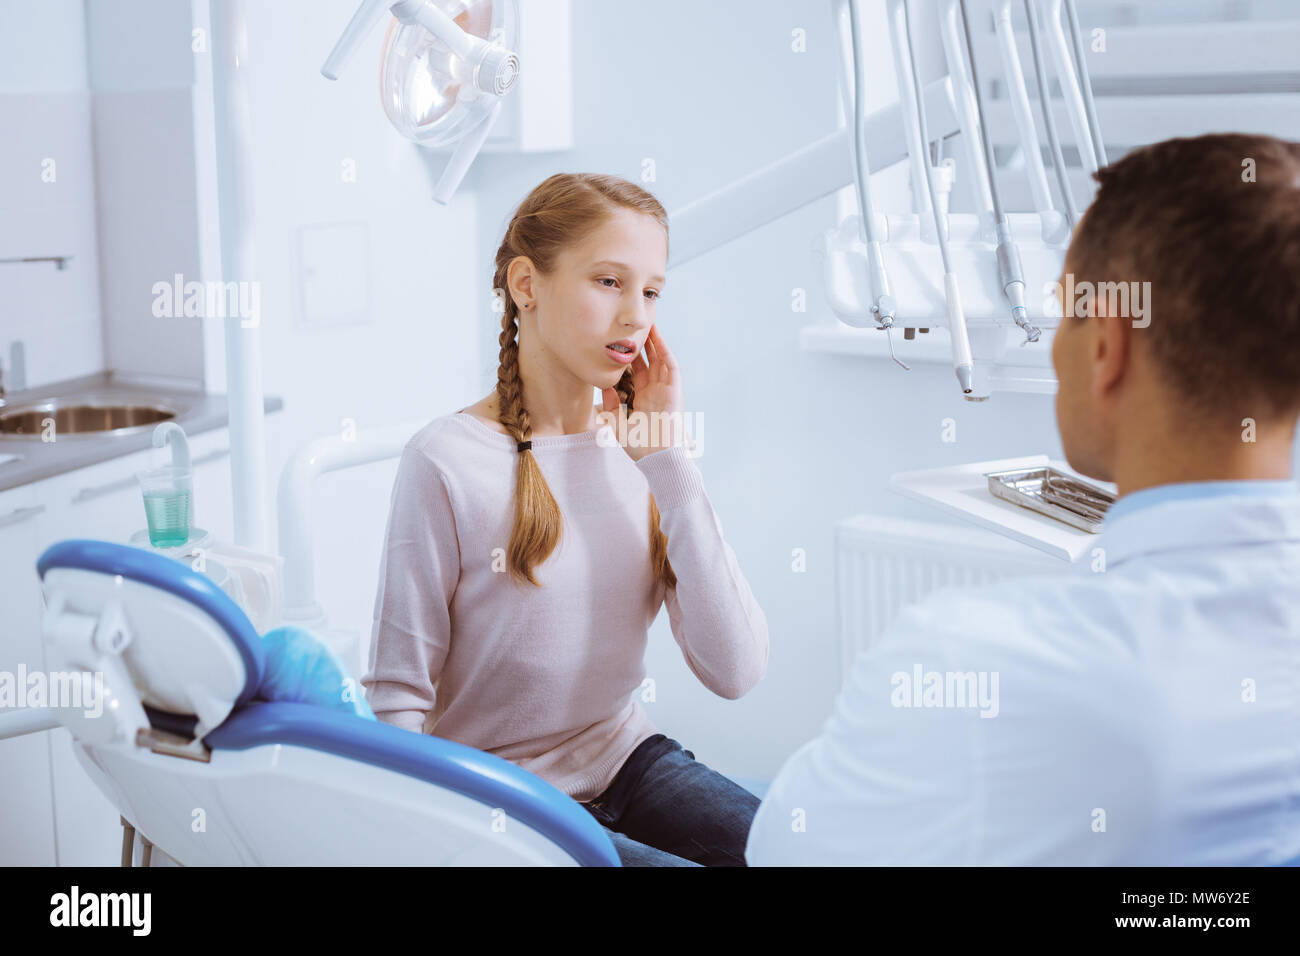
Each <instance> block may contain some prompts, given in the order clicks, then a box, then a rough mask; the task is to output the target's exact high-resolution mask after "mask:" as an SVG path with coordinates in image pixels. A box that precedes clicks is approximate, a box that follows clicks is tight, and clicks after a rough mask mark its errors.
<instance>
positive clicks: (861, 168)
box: [848, 0, 911, 371]
mask: <svg viewBox="0 0 1300 956" xmlns="http://www.w3.org/2000/svg"><path fill="white" fill-rule="evenodd" d="M848 8H849V35H850V36H851V37H852V41H853V42H852V46H853V49H852V59H853V134H854V135H853V167H854V173H855V175H856V178H857V196H858V211H859V217H858V218H859V219H860V220H861V221H862V232H863V240H864V242H865V243H866V247H867V266H868V269H869V271H870V275H871V289H872V292H873V294H874V296H875V298H874V300H873V301H872V304H871V314H872V315H873V316H874V317H875V319H876V327H877V328H880V329H884V330H885V337H886V338H887V339H888V344H889V357H890V358H891V359H892V360H893V361H894V362H895V363H896V364H898V365H900V366H902V367H903V368H904V369H905V370H907V371H911V367H910V366H909V365H906V364H905V363H904V362H903V361H902V360H900V359H899V358H898V356H896V355H895V354H894V339H893V334H894V297H893V296H892V295H890V294H889V276H888V274H887V273H886V272H885V261H884V257H883V256H882V255H881V253H880V236H879V234H878V232H877V229H876V211H875V207H874V206H873V205H872V202H871V166H870V163H869V161H868V159H867V131H866V111H865V109H863V104H864V103H865V102H866V98H867V96H866V93H867V84H866V78H865V76H864V74H863V70H862V59H861V54H860V50H861V35H860V29H859V19H858V17H859V11H858V0H848Z"/></svg>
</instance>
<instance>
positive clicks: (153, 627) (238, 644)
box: [36, 538, 266, 726]
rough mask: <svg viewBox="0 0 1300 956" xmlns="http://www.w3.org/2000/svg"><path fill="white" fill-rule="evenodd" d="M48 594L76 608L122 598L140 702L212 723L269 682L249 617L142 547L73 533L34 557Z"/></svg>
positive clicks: (206, 582)
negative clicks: (264, 679) (72, 535)
mask: <svg viewBox="0 0 1300 956" xmlns="http://www.w3.org/2000/svg"><path fill="white" fill-rule="evenodd" d="M36 570H37V571H38V573H39V574H40V576H41V579H42V585H43V587H44V589H45V592H46V597H47V604H48V603H49V598H50V596H51V595H52V594H53V593H55V592H57V593H58V594H59V595H60V596H61V598H62V600H63V602H64V604H65V605H66V607H67V608H68V610H69V611H71V612H76V613H80V614H86V615H92V616H93V615H98V614H100V613H102V612H103V611H104V609H105V607H106V606H107V604H108V603H109V601H110V600H114V601H117V602H118V604H119V605H120V607H121V611H122V615H123V617H124V619H125V621H126V622H127V625H128V627H129V630H130V632H131V643H130V644H129V645H128V646H127V647H126V648H125V649H124V650H123V652H122V658H123V660H124V662H125V664H126V666H127V668H128V670H129V671H130V674H131V678H132V681H133V682H134V683H135V685H136V689H137V690H138V692H139V693H140V697H141V700H142V702H143V703H145V704H149V705H152V706H153V707H156V708H159V709H161V710H165V711H169V712H171V713H178V714H195V715H197V716H199V717H200V719H201V721H202V723H204V724H205V725H207V726H212V725H213V721H214V720H216V721H219V720H220V719H222V718H223V717H224V714H222V715H221V717H218V714H219V713H220V712H221V711H223V710H224V711H225V713H229V711H230V710H233V709H234V708H237V707H239V706H242V705H243V704H244V703H246V702H247V701H248V700H250V699H251V698H252V697H253V695H254V694H255V693H256V691H257V689H258V687H259V685H260V684H261V683H262V677H263V674H264V672H265V669H266V657H265V652H264V650H263V647H262V641H261V638H260V637H259V636H258V633H257V631H256V629H255V628H254V627H253V624H252V622H251V621H250V620H249V619H248V615H246V614H245V613H244V611H243V609H242V608H241V607H240V606H239V605H238V604H236V603H235V602H234V601H233V600H232V599H231V598H230V597H229V596H228V595H227V594H226V593H225V592H224V591H222V590H221V588H220V587H219V586H218V585H217V584H216V582H215V581H213V580H212V579H211V578H209V577H207V576H206V575H204V574H200V573H199V572H197V571H195V570H193V569H192V568H190V567H189V566H187V565H185V564H182V563H181V562H179V561H176V560H175V559H173V558H169V557H166V556H164V555H161V554H158V553H156V552H153V551H148V550H146V549H144V548H137V547H132V546H131V545H126V544H118V543H115V542H112V541H96V540H91V539H86V538H74V539H69V540H67V541H59V542H57V543H55V544H53V545H51V546H50V547H49V548H47V549H46V550H45V553H44V554H42V555H41V556H40V559H39V560H38V561H37V562H36Z"/></svg>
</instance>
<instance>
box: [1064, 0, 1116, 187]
mask: <svg viewBox="0 0 1300 956" xmlns="http://www.w3.org/2000/svg"><path fill="white" fill-rule="evenodd" d="M1065 13H1066V20H1067V22H1068V23H1069V25H1070V40H1071V41H1072V43H1073V45H1074V60H1075V64H1074V68H1075V69H1076V70H1078V72H1079V86H1080V87H1082V88H1083V106H1084V110H1085V112H1086V114H1087V117H1088V132H1089V133H1091V134H1092V144H1093V153H1094V154H1095V155H1096V157H1097V165H1098V166H1105V165H1106V147H1105V146H1104V145H1103V144H1102V141H1101V124H1100V123H1098V122H1097V107H1096V104H1094V103H1093V101H1092V80H1091V79H1090V78H1089V76H1088V61H1087V59H1086V58H1085V56H1084V50H1083V31H1082V30H1080V29H1079V14H1078V12H1077V11H1076V10H1075V9H1074V0H1065Z"/></svg>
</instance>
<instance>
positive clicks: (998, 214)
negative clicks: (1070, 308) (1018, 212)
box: [958, 0, 1041, 345]
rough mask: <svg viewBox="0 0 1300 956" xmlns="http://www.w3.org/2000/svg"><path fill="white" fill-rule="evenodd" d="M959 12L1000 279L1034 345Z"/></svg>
mask: <svg viewBox="0 0 1300 956" xmlns="http://www.w3.org/2000/svg"><path fill="white" fill-rule="evenodd" d="M958 9H959V10H960V11H961V29H962V34H963V35H964V37H965V39H966V54H967V56H969V57H970V78H971V85H972V86H974V88H975V108H976V110H977V111H978V112H979V138H980V145H981V146H982V147H983V149H984V165H985V166H986V167H987V172H988V177H989V192H990V193H991V194H992V196H993V215H994V217H995V219H996V220H997V243H998V249H997V257H998V277H999V279H1001V281H1002V294H1003V295H1005V296H1006V298H1007V301H1008V302H1009V303H1010V304H1011V318H1012V319H1013V320H1014V321H1015V323H1016V325H1018V326H1020V328H1021V329H1023V330H1024V333H1025V341H1024V342H1022V343H1020V344H1021V345H1026V344H1028V343H1030V342H1037V341H1038V337H1039V335H1040V334H1041V332H1040V330H1039V329H1038V328H1037V327H1036V326H1034V325H1033V324H1031V323H1030V322H1029V319H1028V312H1027V310H1026V309H1025V275H1024V270H1023V268H1022V267H1021V264H1020V250H1019V249H1018V248H1017V247H1016V244H1015V242H1014V241H1013V240H1012V238H1011V227H1010V225H1009V224H1008V222H1007V217H1006V213H1005V212H1004V211H1003V209H1002V197H1001V195H1000V193H999V191H998V179H997V176H996V175H995V173H996V168H997V167H996V166H995V164H994V161H993V147H992V146H990V145H989V137H988V133H987V131H986V130H985V121H984V94H983V93H981V92H980V81H979V71H978V68H977V67H976V65H975V50H974V48H973V47H972V46H971V40H970V23H969V22H968V21H967V19H966V0H960V3H959V4H958Z"/></svg>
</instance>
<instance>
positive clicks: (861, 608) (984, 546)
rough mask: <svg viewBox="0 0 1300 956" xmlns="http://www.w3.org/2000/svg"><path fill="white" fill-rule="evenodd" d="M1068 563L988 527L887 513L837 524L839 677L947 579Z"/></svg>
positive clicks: (975, 579)
mask: <svg viewBox="0 0 1300 956" xmlns="http://www.w3.org/2000/svg"><path fill="white" fill-rule="evenodd" d="M1069 567H1070V566H1069V565H1068V564H1066V563H1065V562H1064V561H1062V560H1061V559H1059V558H1054V557H1052V556H1050V555H1048V554H1045V553H1043V552H1041V551H1036V550H1034V549H1033V548H1031V547H1029V546H1028V545H1024V544H1021V543H1020V542H1018V541H1013V540H1011V539H1010V538H1005V537H1003V536H1002V535H999V534H996V533H995V532H992V531H986V530H984V529H983V528H975V527H967V526H963V525H956V524H940V523H937V522H930V521H917V520H914V519H907V518H890V517H885V516H883V515H857V516H855V517H853V518H849V519H846V520H844V521H841V522H839V523H838V524H837V525H836V526H835V605H836V617H837V620H838V621H839V638H840V683H841V685H843V682H844V678H845V677H846V676H847V675H848V674H849V673H850V671H851V669H852V664H853V661H854V659H855V658H856V657H857V656H858V654H859V653H861V652H862V651H863V650H865V649H866V648H868V647H870V646H871V645H872V644H874V643H875V641H876V639H877V638H879V637H880V635H881V634H882V633H883V632H884V630H885V629H886V628H887V627H888V626H889V625H890V623H891V622H893V620H894V617H895V616H896V615H897V614H898V612H899V611H900V610H902V609H903V607H905V606H906V605H908V604H911V603H913V602H915V601H918V600H920V599H921V598H923V597H925V596H926V595H927V594H929V593H930V592H931V591H935V590H938V589H939V588H943V587H963V586H972V587H974V586H979V585H982V584H988V583H990V582H993V581H998V580H1001V579H1003V578H1008V577H1017V576H1021V575H1030V574H1045V573H1049V574H1050V573H1061V572H1065V571H1068V570H1069Z"/></svg>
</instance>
